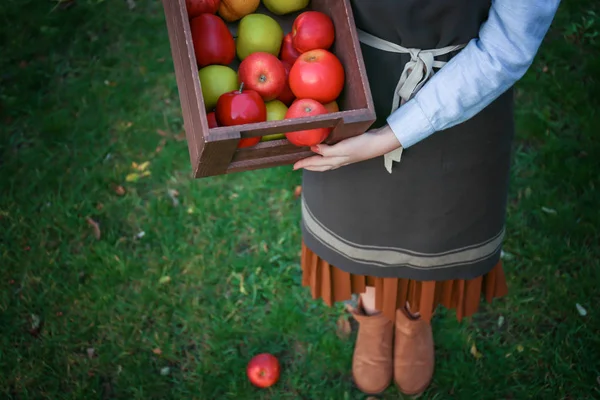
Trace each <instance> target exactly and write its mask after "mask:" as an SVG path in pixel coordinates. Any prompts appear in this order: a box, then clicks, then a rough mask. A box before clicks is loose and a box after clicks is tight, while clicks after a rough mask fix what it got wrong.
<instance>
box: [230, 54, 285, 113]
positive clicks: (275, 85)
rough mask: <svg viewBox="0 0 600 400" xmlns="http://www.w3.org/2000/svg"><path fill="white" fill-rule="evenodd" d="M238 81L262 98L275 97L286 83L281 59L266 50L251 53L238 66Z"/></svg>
mask: <svg viewBox="0 0 600 400" xmlns="http://www.w3.org/2000/svg"><path fill="white" fill-rule="evenodd" d="M238 77H239V81H240V83H242V82H243V83H244V86H245V87H246V88H247V89H249V90H254V91H256V92H258V94H260V95H261V97H262V98H263V100H265V101H270V100H274V99H276V98H277V97H278V96H279V95H280V94H281V92H283V89H284V88H285V85H286V72H285V68H284V66H283V64H282V63H281V61H280V60H279V59H278V58H277V57H275V56H274V55H273V54H270V53H266V52H257V53H252V54H250V55H249V56H248V57H246V58H245V59H244V61H242V62H241V63H240V66H239V68H238Z"/></svg>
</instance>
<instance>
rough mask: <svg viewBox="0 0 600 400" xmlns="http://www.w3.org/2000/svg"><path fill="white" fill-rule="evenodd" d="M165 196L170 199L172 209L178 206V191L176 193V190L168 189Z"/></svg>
mask: <svg viewBox="0 0 600 400" xmlns="http://www.w3.org/2000/svg"><path fill="white" fill-rule="evenodd" d="M167 194H168V195H169V197H170V198H171V202H172V203H173V207H177V206H179V199H178V198H177V197H179V191H177V189H168V190H167Z"/></svg>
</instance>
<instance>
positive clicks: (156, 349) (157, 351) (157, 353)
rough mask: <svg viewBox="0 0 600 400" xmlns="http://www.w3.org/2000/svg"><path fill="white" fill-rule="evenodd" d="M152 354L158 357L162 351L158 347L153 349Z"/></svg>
mask: <svg viewBox="0 0 600 400" xmlns="http://www.w3.org/2000/svg"><path fill="white" fill-rule="evenodd" d="M152 352H153V353H154V354H156V355H157V356H160V355H161V354H162V350H161V349H160V347H157V348H155V349H153V350H152Z"/></svg>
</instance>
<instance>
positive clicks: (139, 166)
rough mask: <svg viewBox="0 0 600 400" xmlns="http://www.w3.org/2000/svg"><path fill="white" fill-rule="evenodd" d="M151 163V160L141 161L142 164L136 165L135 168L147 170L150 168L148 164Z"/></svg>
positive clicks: (141, 170)
mask: <svg viewBox="0 0 600 400" xmlns="http://www.w3.org/2000/svg"><path fill="white" fill-rule="evenodd" d="M133 164H135V163H133ZM149 165H150V161H144V162H143V163H141V164H140V165H136V166H135V167H134V168H135V169H137V170H138V171H140V172H143V171H145V170H146V169H148V166H149Z"/></svg>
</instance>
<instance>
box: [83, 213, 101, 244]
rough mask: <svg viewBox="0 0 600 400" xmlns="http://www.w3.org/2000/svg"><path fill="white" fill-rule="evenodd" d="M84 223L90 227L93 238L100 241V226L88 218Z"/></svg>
mask: <svg viewBox="0 0 600 400" xmlns="http://www.w3.org/2000/svg"><path fill="white" fill-rule="evenodd" d="M86 221H87V223H88V225H89V226H91V227H92V231H93V232H94V237H95V238H96V239H97V240H100V236H102V233H101V232H100V225H99V224H98V223H97V222H96V221H94V220H93V219H92V218H90V217H87V218H86Z"/></svg>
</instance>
